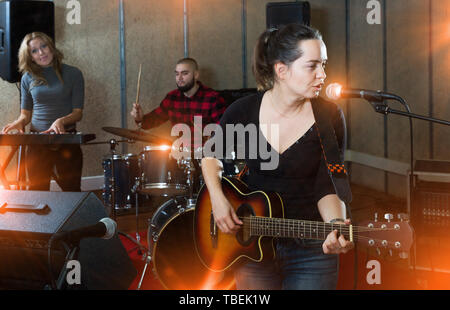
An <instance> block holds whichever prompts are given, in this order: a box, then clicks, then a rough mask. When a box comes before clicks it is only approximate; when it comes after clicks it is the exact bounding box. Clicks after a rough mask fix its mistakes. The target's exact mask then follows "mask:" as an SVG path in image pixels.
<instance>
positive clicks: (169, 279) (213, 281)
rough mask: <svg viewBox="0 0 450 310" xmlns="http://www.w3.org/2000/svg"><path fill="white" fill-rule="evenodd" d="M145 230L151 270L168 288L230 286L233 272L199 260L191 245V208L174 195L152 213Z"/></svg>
mask: <svg viewBox="0 0 450 310" xmlns="http://www.w3.org/2000/svg"><path fill="white" fill-rule="evenodd" d="M149 224H150V225H149V228H148V232H147V238H148V239H147V240H148V243H149V247H150V250H151V252H152V262H153V272H154V273H155V275H156V277H157V278H158V280H159V281H160V282H161V284H162V285H163V286H164V287H165V288H166V289H169V290H203V289H218V290H223V289H225V290H226V289H230V288H232V287H233V285H234V276H233V274H232V272H228V271H227V272H213V271H210V270H209V269H207V268H206V267H205V266H204V265H203V264H202V262H201V261H200V259H199V257H198V255H197V252H196V250H195V245H194V207H193V206H188V201H187V199H186V198H184V197H183V198H174V199H170V200H168V201H166V202H165V203H164V204H163V205H161V206H160V207H159V208H158V210H157V211H156V212H155V214H154V215H153V217H152V219H151V221H150V223H149Z"/></svg>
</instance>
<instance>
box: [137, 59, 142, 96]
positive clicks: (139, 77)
mask: <svg viewBox="0 0 450 310" xmlns="http://www.w3.org/2000/svg"><path fill="white" fill-rule="evenodd" d="M141 73H142V64H140V65H139V76H138V84H137V94H136V103H137V104H139V91H140V88H141Z"/></svg>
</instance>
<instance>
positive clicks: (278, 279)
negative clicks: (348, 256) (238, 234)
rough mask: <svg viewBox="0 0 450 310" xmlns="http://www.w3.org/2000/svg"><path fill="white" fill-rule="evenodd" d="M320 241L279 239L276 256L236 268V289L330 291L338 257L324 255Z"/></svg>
mask: <svg viewBox="0 0 450 310" xmlns="http://www.w3.org/2000/svg"><path fill="white" fill-rule="evenodd" d="M322 243H323V241H316V240H299V239H278V240H277V242H276V258H275V259H274V260H269V259H268V260H267V261H263V262H260V263H257V262H253V261H249V262H248V263H246V264H244V265H242V266H240V267H238V268H237V269H236V270H235V279H236V288H237V289H238V290H280V289H285V290H333V289H336V286H337V280H338V269H339V268H338V266H339V256H338V255H330V254H324V253H323V250H322Z"/></svg>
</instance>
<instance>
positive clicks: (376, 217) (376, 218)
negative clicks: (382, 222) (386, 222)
mask: <svg viewBox="0 0 450 310" xmlns="http://www.w3.org/2000/svg"><path fill="white" fill-rule="evenodd" d="M374 217H375V222H378V213H377V212H375V214H374Z"/></svg>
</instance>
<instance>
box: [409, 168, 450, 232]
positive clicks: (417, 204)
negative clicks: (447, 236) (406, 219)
mask: <svg viewBox="0 0 450 310" xmlns="http://www.w3.org/2000/svg"><path fill="white" fill-rule="evenodd" d="M414 169H415V171H414V184H412V186H409V178H408V191H410V190H412V195H411V198H412V201H410V200H408V210H409V213H410V217H411V223H412V224H413V225H414V227H415V229H416V230H422V229H424V230H425V232H426V233H427V232H428V233H431V232H433V231H436V230H440V228H450V161H436V160H417V161H416V164H415V167H414ZM409 197H410V195H408V198H409Z"/></svg>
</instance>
